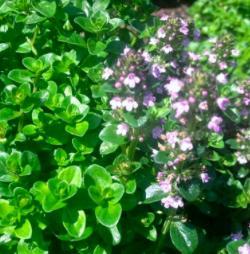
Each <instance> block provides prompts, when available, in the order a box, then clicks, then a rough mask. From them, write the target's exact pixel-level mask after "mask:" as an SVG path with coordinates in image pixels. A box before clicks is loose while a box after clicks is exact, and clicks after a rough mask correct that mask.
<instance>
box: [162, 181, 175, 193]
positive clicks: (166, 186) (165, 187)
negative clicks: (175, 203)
mask: <svg viewBox="0 0 250 254" xmlns="http://www.w3.org/2000/svg"><path fill="white" fill-rule="evenodd" d="M159 185H160V187H161V189H162V190H163V191H164V192H166V193H167V192H170V191H171V189H172V183H171V179H169V178H166V179H163V180H161V181H159Z"/></svg>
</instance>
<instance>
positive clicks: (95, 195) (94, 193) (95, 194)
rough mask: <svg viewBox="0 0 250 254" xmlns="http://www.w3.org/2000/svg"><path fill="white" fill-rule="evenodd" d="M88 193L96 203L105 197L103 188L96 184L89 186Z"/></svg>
mask: <svg viewBox="0 0 250 254" xmlns="http://www.w3.org/2000/svg"><path fill="white" fill-rule="evenodd" d="M88 194H89V196H90V198H91V199H92V200H93V201H94V202H95V203H96V204H101V202H102V201H103V199H104V197H103V194H102V191H101V189H100V188H99V187H97V186H94V185H91V186H89V188H88Z"/></svg>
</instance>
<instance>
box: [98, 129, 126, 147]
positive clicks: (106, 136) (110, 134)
mask: <svg viewBox="0 0 250 254" xmlns="http://www.w3.org/2000/svg"><path fill="white" fill-rule="evenodd" d="M116 129H117V126H116V125H107V126H106V127H104V129H103V130H102V131H101V132H100V134H99V138H100V139H101V140H102V141H104V142H109V143H112V144H115V145H123V144H125V143H126V141H125V137H123V136H121V135H118V134H116Z"/></svg>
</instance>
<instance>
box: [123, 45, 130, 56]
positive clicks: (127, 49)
mask: <svg viewBox="0 0 250 254" xmlns="http://www.w3.org/2000/svg"><path fill="white" fill-rule="evenodd" d="M130 51H131V49H130V48H129V47H128V46H126V47H125V48H124V50H123V53H122V55H123V56H127V55H128V53H129V52H130Z"/></svg>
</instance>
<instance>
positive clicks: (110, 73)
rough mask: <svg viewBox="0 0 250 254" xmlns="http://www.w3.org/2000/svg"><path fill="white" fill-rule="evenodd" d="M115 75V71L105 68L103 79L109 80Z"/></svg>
mask: <svg viewBox="0 0 250 254" xmlns="http://www.w3.org/2000/svg"><path fill="white" fill-rule="evenodd" d="M113 73H114V71H113V70H112V69H110V68H108V67H107V68H105V69H104V70H103V73H102V78H103V79H104V80H107V79H109V77H110V76H112V75H113Z"/></svg>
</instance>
